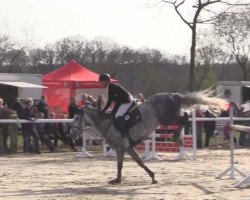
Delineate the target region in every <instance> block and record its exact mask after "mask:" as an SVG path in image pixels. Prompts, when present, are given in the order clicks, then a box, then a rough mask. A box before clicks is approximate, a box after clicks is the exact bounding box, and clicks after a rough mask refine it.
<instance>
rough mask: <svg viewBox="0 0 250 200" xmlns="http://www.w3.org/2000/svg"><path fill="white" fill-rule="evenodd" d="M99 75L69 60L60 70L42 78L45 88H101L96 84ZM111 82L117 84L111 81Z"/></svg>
mask: <svg viewBox="0 0 250 200" xmlns="http://www.w3.org/2000/svg"><path fill="white" fill-rule="evenodd" d="M98 78H99V74H97V73H94V72H92V71H90V70H88V69H86V68H85V67H83V66H81V65H80V64H79V63H77V62H76V61H74V60H71V61H70V62H69V63H67V64H66V65H64V66H62V67H61V68H59V69H57V70H55V71H53V72H50V73H48V74H46V75H44V76H43V84H44V85H45V86H48V87H49V86H54V87H56V86H57V87H61V86H63V87H71V88H72V87H76V88H83V87H84V88H101V87H102V86H101V85H100V84H99V82H98ZM112 82H117V81H116V80H112Z"/></svg>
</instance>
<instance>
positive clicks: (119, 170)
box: [109, 149, 125, 184]
mask: <svg viewBox="0 0 250 200" xmlns="http://www.w3.org/2000/svg"><path fill="white" fill-rule="evenodd" d="M124 153H125V152H124V150H121V149H117V150H116V159H117V177H116V179H113V180H111V181H109V183H110V184H118V183H120V182H121V180H122V166H123V159H124Z"/></svg>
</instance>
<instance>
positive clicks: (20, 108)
mask: <svg viewBox="0 0 250 200" xmlns="http://www.w3.org/2000/svg"><path fill="white" fill-rule="evenodd" d="M11 109H12V110H14V111H16V113H17V116H18V117H19V118H20V117H21V114H22V111H23V105H22V104H21V102H20V98H19V97H16V99H15V101H14V103H13V104H12V105H11Z"/></svg>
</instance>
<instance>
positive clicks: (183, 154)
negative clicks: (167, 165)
mask: <svg viewBox="0 0 250 200" xmlns="http://www.w3.org/2000/svg"><path fill="white" fill-rule="evenodd" d="M184 135H185V133H184V127H183V128H182V130H181V140H182V145H181V146H180V147H179V149H180V151H179V153H178V155H177V156H176V157H175V160H190V158H189V156H188V154H187V151H186V148H185V147H184Z"/></svg>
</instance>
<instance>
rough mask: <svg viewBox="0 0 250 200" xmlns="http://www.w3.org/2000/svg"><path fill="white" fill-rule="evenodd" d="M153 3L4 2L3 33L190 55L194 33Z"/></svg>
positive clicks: (40, 41) (0, 6)
mask: <svg viewBox="0 0 250 200" xmlns="http://www.w3.org/2000/svg"><path fill="white" fill-rule="evenodd" d="M148 1H149V0H0V34H1V33H2V34H4V33H7V34H10V35H12V36H14V37H15V38H17V39H18V40H19V41H25V40H29V39H32V41H33V42H35V44H37V45H40V46H41V45H45V44H48V43H53V42H55V41H57V40H60V39H62V38H65V37H72V36H79V35H80V36H82V37H84V38H86V39H87V40H91V39H94V38H95V37H98V36H103V37H108V38H110V39H112V40H114V41H115V42H116V43H118V44H120V45H126V46H128V47H130V48H134V49H139V48H152V49H159V50H160V51H162V52H164V53H168V54H172V55H175V54H178V55H186V54H187V53H188V51H189V48H190V41H191V30H190V28H189V27H188V26H187V25H186V24H184V23H183V22H182V21H181V19H180V18H179V16H177V14H176V13H175V11H174V9H173V7H172V6H171V5H168V6H166V5H165V6H155V7H151V8H148V7H147V2H148Z"/></svg>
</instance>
